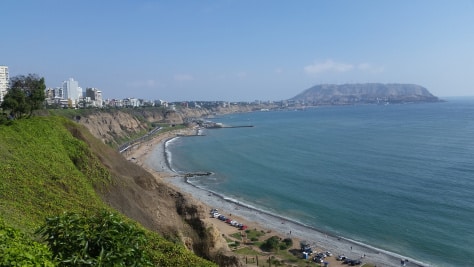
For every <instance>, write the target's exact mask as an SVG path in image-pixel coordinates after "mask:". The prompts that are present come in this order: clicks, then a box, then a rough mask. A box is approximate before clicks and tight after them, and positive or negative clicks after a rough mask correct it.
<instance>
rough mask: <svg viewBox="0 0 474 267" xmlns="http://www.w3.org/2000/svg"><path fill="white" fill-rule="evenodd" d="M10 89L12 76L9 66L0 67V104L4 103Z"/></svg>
mask: <svg viewBox="0 0 474 267" xmlns="http://www.w3.org/2000/svg"><path fill="white" fill-rule="evenodd" d="M9 87H10V76H9V73H8V67H7V66H0V103H2V102H3V97H4V96H5V95H6V94H7V92H8V88H9Z"/></svg>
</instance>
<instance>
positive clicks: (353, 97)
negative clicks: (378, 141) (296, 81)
mask: <svg viewBox="0 0 474 267" xmlns="http://www.w3.org/2000/svg"><path fill="white" fill-rule="evenodd" d="M289 100H290V101H294V102H299V103H302V104H304V105H354V104H387V103H418V102H439V101H440V100H439V98H438V97H436V96H434V95H433V94H431V93H430V92H429V91H428V90H427V89H426V88H424V87H422V86H420V85H416V84H399V83H391V84H382V83H363V84H341V85H337V84H321V85H316V86H313V87H311V88H309V89H306V90H305V91H303V92H302V93H300V94H298V95H297V96H295V97H293V98H291V99H289Z"/></svg>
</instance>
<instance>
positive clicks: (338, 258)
mask: <svg viewBox="0 0 474 267" xmlns="http://www.w3.org/2000/svg"><path fill="white" fill-rule="evenodd" d="M345 259H347V257H346V256H344V255H339V256H337V258H336V260H338V261H343V260H345Z"/></svg>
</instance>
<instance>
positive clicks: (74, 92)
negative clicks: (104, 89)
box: [62, 78, 82, 102]
mask: <svg viewBox="0 0 474 267" xmlns="http://www.w3.org/2000/svg"><path fill="white" fill-rule="evenodd" d="M62 88H63V98H64V99H71V100H73V101H74V102H77V100H79V98H80V97H81V96H82V88H81V87H79V82H78V81H74V79H73V78H69V80H67V81H64V82H63V86H62ZM79 90H81V95H79Z"/></svg>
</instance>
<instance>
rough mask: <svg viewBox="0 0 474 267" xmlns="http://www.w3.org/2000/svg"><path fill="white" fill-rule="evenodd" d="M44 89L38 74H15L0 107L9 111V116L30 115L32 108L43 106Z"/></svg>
mask: <svg viewBox="0 0 474 267" xmlns="http://www.w3.org/2000/svg"><path fill="white" fill-rule="evenodd" d="M45 89H46V85H45V83H44V78H40V77H39V76H38V75H35V74H29V75H28V76H23V75H19V76H15V77H13V78H11V79H10V89H9V90H8V93H7V94H6V95H5V98H4V99H3V102H2V105H1V108H2V109H4V110H7V111H9V112H10V117H11V118H22V117H23V116H28V117H30V116H31V115H32V114H33V111H34V110H37V109H40V108H42V107H43V102H44V90H45ZM5 115H6V114H5ZM3 120H5V117H3Z"/></svg>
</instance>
